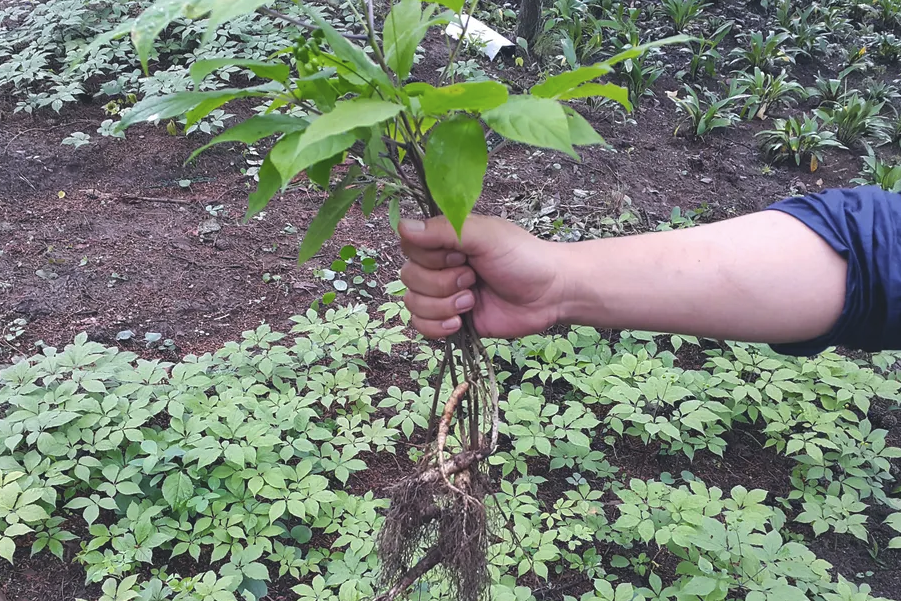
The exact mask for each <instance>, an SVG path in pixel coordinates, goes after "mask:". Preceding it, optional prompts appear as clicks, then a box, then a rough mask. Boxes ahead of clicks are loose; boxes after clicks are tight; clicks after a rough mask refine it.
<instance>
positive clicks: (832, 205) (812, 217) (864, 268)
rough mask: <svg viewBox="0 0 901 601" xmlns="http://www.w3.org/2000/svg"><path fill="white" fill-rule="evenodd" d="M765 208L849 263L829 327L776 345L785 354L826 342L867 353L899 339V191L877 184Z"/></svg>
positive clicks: (811, 351)
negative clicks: (817, 238)
mask: <svg viewBox="0 0 901 601" xmlns="http://www.w3.org/2000/svg"><path fill="white" fill-rule="evenodd" d="M768 208H769V210H775V211H780V212H782V213H786V214H788V215H791V216H792V217H794V218H796V219H798V220H799V221H801V222H802V223H804V224H805V225H806V226H807V227H809V228H810V229H811V230H813V231H814V232H816V233H817V234H818V235H819V236H820V237H821V238H823V240H824V241H825V242H826V243H827V244H828V245H829V246H830V247H831V248H832V249H833V250H834V251H835V252H837V253H838V254H839V255H841V256H842V257H843V258H844V259H845V260H847V262H848V276H847V285H846V291H845V305H844V308H843V310H842V313H841V316H840V317H839V319H838V321H837V322H836V324H835V325H834V327H833V328H832V330H831V331H830V332H828V333H826V334H824V335H823V336H820V337H818V338H816V339H814V340H808V341H804V342H797V343H789V344H774V345H772V348H773V350H775V351H776V352H779V353H782V354H786V355H796V356H811V355H816V354H818V353H820V352H822V351H823V350H825V349H827V348H828V347H830V346H838V345H841V346H846V347H849V348H855V349H860V350H865V351H878V350H883V349H886V348H898V346H899V342H901V236H899V232H901V195H898V194H893V193H889V192H885V191H883V190H882V189H881V188H878V187H875V186H866V187H860V188H854V189H839V190H826V191H824V192H823V193H821V194H810V195H808V196H802V197H795V198H788V199H786V200H783V201H781V202H778V203H776V204H774V205H772V206H770V207H768Z"/></svg>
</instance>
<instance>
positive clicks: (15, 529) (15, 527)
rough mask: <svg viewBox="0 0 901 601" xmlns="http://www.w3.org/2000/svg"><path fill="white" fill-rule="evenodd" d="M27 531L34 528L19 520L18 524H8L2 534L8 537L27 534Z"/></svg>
mask: <svg viewBox="0 0 901 601" xmlns="http://www.w3.org/2000/svg"><path fill="white" fill-rule="evenodd" d="M29 532H34V530H32V529H31V528H29V527H28V526H26V525H25V524H22V523H21V522H20V523H18V524H10V526H9V527H8V528H7V529H6V531H5V532H4V533H3V535H4V536H9V537H13V536H22V535H23V534H28V533H29Z"/></svg>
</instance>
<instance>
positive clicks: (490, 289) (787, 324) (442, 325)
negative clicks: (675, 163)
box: [400, 211, 847, 343]
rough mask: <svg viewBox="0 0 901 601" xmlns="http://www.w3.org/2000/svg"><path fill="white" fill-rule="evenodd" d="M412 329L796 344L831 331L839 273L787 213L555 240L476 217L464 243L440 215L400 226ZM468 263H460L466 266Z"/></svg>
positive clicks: (841, 292)
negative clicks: (611, 332) (568, 329)
mask: <svg viewBox="0 0 901 601" xmlns="http://www.w3.org/2000/svg"><path fill="white" fill-rule="evenodd" d="M400 232H401V237H402V246H403V248H404V251H405V252H406V254H407V256H408V257H409V259H410V260H409V261H408V262H407V264H406V265H405V266H404V269H403V270H402V271H401V278H402V279H403V281H404V283H405V284H406V285H407V287H408V288H409V292H408V293H407V296H406V298H405V301H406V303H407V306H408V308H409V309H410V311H411V312H412V313H413V316H414V317H413V323H414V326H415V327H417V328H418V329H419V330H420V331H421V332H422V333H423V334H424V335H426V336H429V337H433V338H438V337H442V336H447V335H448V334H450V333H452V332H454V331H456V330H457V329H459V328H460V325H461V322H460V317H459V315H461V314H463V313H465V312H468V311H470V310H471V311H473V318H474V320H475V324H476V327H477V329H478V330H479V332H480V333H481V334H482V335H484V336H491V337H516V336H523V335H526V334H531V333H536V332H540V331H542V330H544V329H546V328H547V327H549V326H551V325H553V324H555V323H569V324H582V325H591V326H596V327H601V328H616V329H620V328H632V329H642V330H652V331H660V332H672V333H684V334H694V335H698V336H705V337H712V338H721V339H732V340H745V341H759V342H773V343H775V342H792V341H803V340H808V339H812V338H815V337H817V336H819V335H821V334H824V333H826V332H827V331H829V330H830V328H831V327H832V326H833V324H835V322H836V320H837V319H838V317H839V315H840V314H841V311H842V306H843V302H844V298H845V279H846V273H847V265H846V263H845V261H844V259H842V258H841V257H840V256H839V255H838V254H837V253H836V252H834V251H833V250H832V249H831V248H830V247H829V246H828V245H827V244H826V243H825V242H824V241H823V240H822V239H821V238H820V237H819V236H818V235H817V234H815V233H814V232H813V231H811V230H810V229H808V228H807V226H805V225H804V224H803V223H801V222H800V221H798V220H796V219H795V218H794V217H791V216H789V215H786V214H783V213H778V212H775V211H767V212H764V213H757V214H754V215H749V216H746V217H740V218H736V219H731V220H728V221H723V222H719V223H716V224H712V225H704V226H699V227H696V228H691V229H687V230H678V231H673V232H660V233H653V234H646V235H642V236H632V237H625V238H612V239H605V240H595V241H590V242H581V243H576V244H560V243H552V242H546V241H542V240H539V239H537V238H534V237H533V236H531V235H529V234H527V233H526V232H524V231H523V230H521V229H520V228H518V227H516V226H515V225H513V224H510V223H509V222H506V221H504V220H501V219H494V218H487V217H472V218H471V219H470V220H469V221H467V224H466V226H465V227H464V231H463V241H462V243H461V242H460V241H458V240H457V238H456V235H455V233H454V231H453V229H452V228H451V227H450V226H449V225H448V224H447V222H446V221H444V220H443V219H433V220H429V221H428V222H410V221H405V222H403V223H402V225H401V228H400ZM464 261H466V262H467V263H466V264H465V265H464V264H463V263H464Z"/></svg>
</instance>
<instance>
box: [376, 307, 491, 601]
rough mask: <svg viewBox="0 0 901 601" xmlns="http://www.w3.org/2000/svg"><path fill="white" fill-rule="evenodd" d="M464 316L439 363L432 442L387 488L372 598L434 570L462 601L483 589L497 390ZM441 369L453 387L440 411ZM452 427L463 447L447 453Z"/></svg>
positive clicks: (391, 596) (398, 590)
mask: <svg viewBox="0 0 901 601" xmlns="http://www.w3.org/2000/svg"><path fill="white" fill-rule="evenodd" d="M466 323H467V325H468V327H466V328H464V330H463V331H461V332H460V333H459V334H458V335H456V336H454V337H452V338H451V339H449V340H448V342H447V346H446V349H445V350H446V352H445V357H444V360H443V361H442V363H441V366H440V368H439V375H438V383H437V385H436V387H435V396H434V398H433V400H432V414H431V416H430V419H429V425H428V430H427V434H426V436H427V437H428V438H427V444H428V442H431V441H430V438H431V436H434V445H429V446H430V448H429V449H428V450H427V451H426V452H425V454H424V455H423V456H422V457H421V458H420V460H419V465H418V469H417V470H416V471H415V472H413V473H411V474H409V475H407V476H404V477H403V478H401V479H400V480H399V481H398V482H396V483H395V484H394V485H393V486H392V487H391V488H390V489H389V491H388V496H389V498H390V505H389V508H388V512H387V515H386V516H385V522H384V524H383V525H382V528H381V531H380V532H379V535H378V539H377V549H378V555H379V558H380V560H381V574H380V583H379V588H380V589H381V590H383V591H387V592H385V593H383V594H382V595H381V596H379V597H377V598H376V601H394V600H395V599H397V598H399V597H401V596H402V595H404V594H405V593H406V592H407V589H409V588H410V587H411V586H413V585H414V584H415V583H416V581H418V580H419V579H421V578H422V577H423V576H425V575H426V574H427V573H428V572H430V571H433V570H434V571H436V572H437V573H438V574H440V575H441V576H443V580H444V581H445V582H447V583H448V584H449V586H450V592H451V595H452V597H454V598H456V599H458V600H459V601H482V600H483V599H484V598H485V597H486V596H487V592H488V588H489V586H488V585H489V577H488V560H487V552H488V515H487V511H486V507H485V498H486V496H487V495H488V494H489V492H490V490H489V479H488V476H487V474H485V473H483V472H482V471H481V470H480V468H479V466H480V464H481V462H482V461H483V460H484V459H486V458H487V457H488V456H489V455H491V454H492V453H493V452H494V449H495V448H496V446H497V427H498V395H497V382H496V379H495V377H494V370H493V369H492V366H491V363H490V360H489V357H488V353H487V352H486V351H485V347H484V346H482V344H481V341H479V339H478V336H477V334H476V333H475V328H474V326H473V325H472V323H471V320H466ZM454 347H456V349H457V351H458V352H459V354H457V353H456V352H455V350H454ZM455 363H458V367H459V369H460V373H459V375H460V376H462V377H460V378H459V379H458V372H457V369H456V368H455V365H454V364H455ZM445 371H447V372H448V373H449V376H450V381H451V384H452V385H453V387H454V389H453V392H452V393H451V394H450V396H449V397H448V399H447V402H446V403H445V404H444V407H443V410H442V411H441V412H440V413H438V397H439V395H440V394H441V392H440V391H441V388H442V385H443V384H444V376H445ZM486 376H487V377H486ZM455 414H456V419H454V416H455ZM452 431H453V433H454V439H453V440H454V441H455V442H456V444H458V445H460V447H461V450H459V451H457V452H456V453H455V454H452V455H451V454H449V453H447V452H446V451H447V444H448V440H449V439H450V436H451V432H452Z"/></svg>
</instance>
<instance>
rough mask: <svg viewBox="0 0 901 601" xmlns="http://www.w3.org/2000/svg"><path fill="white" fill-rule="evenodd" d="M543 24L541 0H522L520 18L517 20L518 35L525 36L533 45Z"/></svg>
mask: <svg viewBox="0 0 901 601" xmlns="http://www.w3.org/2000/svg"><path fill="white" fill-rule="evenodd" d="M540 24H541V0H522V4H521V5H520V7H519V20H518V21H517V22H516V37H518V38H523V39H524V40H525V41H527V42H528V43H529V46H531V45H532V44H533V43H534V42H535V38H537V37H538V26H539V25H540Z"/></svg>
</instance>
